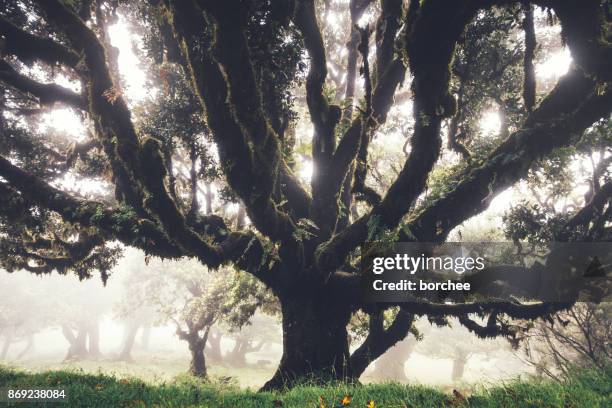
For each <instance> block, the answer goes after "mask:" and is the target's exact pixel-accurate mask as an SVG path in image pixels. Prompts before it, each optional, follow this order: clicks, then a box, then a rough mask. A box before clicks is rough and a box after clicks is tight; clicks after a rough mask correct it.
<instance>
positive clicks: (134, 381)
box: [0, 367, 612, 408]
mask: <svg viewBox="0 0 612 408" xmlns="http://www.w3.org/2000/svg"><path fill="white" fill-rule="evenodd" d="M6 387H14V388H20V389H24V388H26V389H27V388H42V387H52V388H65V390H66V392H67V395H68V397H69V400H68V404H57V403H56V404H48V405H47V406H54V407H58V406H60V407H61V406H66V407H152V406H154V407H196V406H197V407H211V408H212V407H214V408H221V407H227V408H230V407H231V408H255V407H266V408H274V407H296V408H320V407H321V404H323V406H324V407H326V408H332V407H342V404H341V400H342V398H343V397H344V396H347V395H348V396H350V397H351V399H352V401H351V402H350V404H349V405H348V407H361V408H363V407H366V406H368V404H371V401H373V403H374V405H372V406H375V407H377V408H383V407H386V408H395V407H398V408H404V407H410V408H416V407H445V406H464V407H563V408H571V407H576V408H578V407H580V408H582V407H612V370H609V371H608V372H605V373H601V372H593V371H581V372H578V373H577V374H576V375H575V376H574V378H572V379H571V380H570V381H568V382H567V383H565V384H560V383H556V382H552V381H536V380H533V381H530V382H519V381H513V382H509V383H506V384H503V385H500V386H496V387H493V388H488V389H485V388H482V389H480V390H478V391H477V392H475V393H473V394H472V395H470V396H466V397H464V396H463V395H460V396H458V397H457V396H453V395H449V394H445V393H444V392H442V391H440V390H438V389H436V388H432V387H425V386H411V385H409V386H406V385H400V384H394V383H387V384H372V385H365V386H346V385H341V384H340V385H329V386H326V387H316V386H303V387H297V388H294V389H292V390H289V391H287V392H284V393H267V392H266V393H256V392H253V391H248V390H247V391H245V390H240V389H239V388H238V387H237V386H235V385H233V384H231V383H229V384H228V383H226V382H222V381H220V380H216V381H212V382H209V383H204V382H201V381H198V380H196V379H193V378H191V377H187V376H179V377H177V378H176V379H175V380H173V381H171V382H166V383H160V384H152V383H147V382H144V381H142V380H140V379H138V378H134V377H126V378H120V377H116V376H114V375H107V374H86V373H84V372H82V371H70V370H62V371H47V372H42V373H30V372H25V371H18V370H14V369H10V368H6V367H0V388H6ZM0 405H2V403H0ZM22 406H23V405H22ZM38 406H44V405H43V403H40V404H39V405H38Z"/></svg>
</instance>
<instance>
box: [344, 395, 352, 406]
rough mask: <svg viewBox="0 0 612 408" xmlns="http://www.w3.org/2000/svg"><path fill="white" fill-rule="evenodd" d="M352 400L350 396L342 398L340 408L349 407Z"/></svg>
mask: <svg viewBox="0 0 612 408" xmlns="http://www.w3.org/2000/svg"><path fill="white" fill-rule="evenodd" d="M352 400H353V398H352V397H351V396H350V395H345V396H344V398H342V406H344V407H346V406H348V405H350V403H351V401H352Z"/></svg>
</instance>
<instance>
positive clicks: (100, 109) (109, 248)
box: [0, 0, 612, 388]
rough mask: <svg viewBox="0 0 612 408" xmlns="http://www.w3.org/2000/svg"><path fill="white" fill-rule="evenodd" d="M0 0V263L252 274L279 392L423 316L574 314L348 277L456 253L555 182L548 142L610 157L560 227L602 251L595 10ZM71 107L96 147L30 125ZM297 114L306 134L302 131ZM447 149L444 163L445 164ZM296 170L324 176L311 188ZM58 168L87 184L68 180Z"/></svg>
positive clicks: (476, 0)
mask: <svg viewBox="0 0 612 408" xmlns="http://www.w3.org/2000/svg"><path fill="white" fill-rule="evenodd" d="M0 4H1V5H2V7H1V8H0V36H1V37H2V42H1V43H0V50H1V55H2V59H1V60H0V82H1V83H2V87H1V93H0V109H2V115H1V116H0V132H1V134H0V265H1V266H2V267H3V268H5V269H7V270H8V271H16V270H22V269H23V270H28V271H30V272H33V273H37V274H45V273H50V272H51V271H54V270H55V271H58V272H60V273H66V272H68V271H69V270H74V271H75V272H76V273H77V274H78V275H79V276H80V277H82V278H87V277H90V276H91V275H92V271H94V270H99V271H100V272H101V275H102V278H103V279H107V278H108V271H109V270H110V269H111V268H112V266H113V265H114V262H115V260H116V259H117V257H119V256H120V253H121V246H120V245H119V243H120V244H122V245H124V246H131V247H136V248H139V249H141V250H142V251H144V252H145V253H147V254H148V255H149V256H155V257H160V258H165V259H178V258H183V257H189V258H193V259H195V260H197V261H198V262H199V263H200V264H202V265H204V266H206V267H207V268H210V269H219V273H223V271H224V270H225V268H220V267H221V266H225V265H231V266H233V267H234V268H236V269H239V270H242V271H245V272H247V273H249V274H251V275H252V276H254V277H255V278H257V279H258V280H259V281H261V282H262V283H263V284H265V285H266V286H267V287H268V288H269V289H270V290H271V291H272V292H273V293H274V295H275V296H276V297H278V300H279V302H280V305H281V312H282V316H283V336H284V340H283V342H284V343H283V346H284V347H283V357H282V360H281V363H280V366H279V368H278V371H277V373H276V374H275V376H274V377H273V378H272V379H271V380H270V381H269V382H268V383H267V385H266V388H274V387H279V386H282V385H285V384H293V383H295V382H296V381H300V380H303V379H304V378H306V377H309V376H311V375H313V374H314V375H315V376H316V378H317V379H325V378H330V377H331V378H341V379H353V378H358V377H359V375H360V374H361V373H362V372H363V371H364V370H365V368H366V367H367V366H368V365H369V363H370V362H371V361H373V360H375V359H376V358H377V357H378V356H380V355H381V354H382V353H384V351H385V350H387V349H388V348H389V347H391V346H392V345H393V344H395V343H396V342H397V341H399V340H401V339H403V338H404V337H405V336H406V335H407V334H408V333H409V331H410V329H411V326H412V323H413V322H414V320H415V318H416V317H417V316H420V315H427V316H428V317H429V318H430V319H432V320H436V319H443V318H445V317H447V316H455V317H457V318H458V321H459V322H460V323H461V324H462V325H464V326H465V327H466V328H468V329H469V330H470V331H472V332H474V333H475V334H477V335H479V336H482V337H493V336H498V335H504V336H512V335H513V334H514V332H513V330H512V324H511V320H512V319H515V318H520V319H533V318H536V317H538V316H545V315H548V314H551V313H554V312H555V311H557V310H559V309H563V308H567V307H569V306H570V305H568V304H557V303H546V302H539V303H519V302H488V303H482V302H480V303H477V302H474V303H461V304H459V303H457V304H449V303H435V302H421V303H406V304H401V305H393V304H374V305H372V304H365V303H364V302H363V300H362V298H361V295H360V293H361V292H360V274H359V269H358V268H357V267H356V265H357V262H358V260H359V250H358V249H359V245H360V244H361V243H363V242H365V241H370V240H376V239H381V238H382V237H392V239H394V240H400V241H420V242H443V241H445V240H447V239H448V237H449V234H451V232H453V231H454V230H455V229H456V227H457V226H460V225H461V224H462V223H464V222H465V221H466V220H468V219H470V218H471V217H474V216H476V215H478V214H480V213H482V212H483V211H485V210H486V209H487V208H488V206H489V205H490V203H491V201H492V200H493V198H494V197H496V196H497V195H498V194H499V193H501V192H503V191H504V190H506V189H507V188H508V187H510V186H513V185H515V184H516V183H518V182H520V181H521V180H525V179H527V178H528V177H534V174H536V175H537V174H540V175H548V176H550V177H551V178H552V179H553V180H556V181H561V179H562V177H563V176H562V172H561V171H560V170H562V167H563V165H560V166H556V167H555V164H554V163H555V160H557V163H559V161H560V160H561V161H562V160H563V158H562V157H561V155H560V153H559V152H560V150H559V149H562V148H565V149H566V150H565V151H566V153H567V152H568V150H567V149H570V150H571V151H569V152H568V153H567V155H566V159H565V160H566V161H565V163H567V160H569V159H567V157H569V156H568V155H572V154H577V155H579V154H590V153H593V152H597V153H601V155H600V160H599V162H598V163H597V165H596V166H595V169H594V171H593V177H592V189H591V191H590V192H589V194H588V195H587V196H586V197H585V199H584V200H581V202H580V203H579V205H580V206H579V207H568V208H565V209H564V214H563V216H562V217H557V218H556V219H558V220H560V221H559V222H560V224H559V225H557V226H556V227H555V228H551V229H550V231H551V232H550V234H552V236H553V237H554V240H559V241H568V240H574V241H575V240H578V241H593V240H609V238H610V232H611V230H610V224H609V221H610V215H611V212H612V205H610V204H611V203H610V199H611V197H612V182H611V181H610V178H609V170H608V168H609V165H610V157H611V156H610V132H609V124H608V121H609V116H610V111H611V107H612V92H611V89H610V86H611V75H612V47H611V46H610V41H611V38H610V32H611V31H610V24H611V23H610V14H609V9H608V7H609V5H608V4H607V3H606V2H605V1H600V0H533V1H528V0H525V1H520V2H519V1H510V0H467V1H452V0H421V1H416V0H411V1H402V0H381V1H370V0H350V2H348V4H347V2H344V1H332V0H325V1H315V0H292V1H281V0H267V1H258V2H248V1H242V0H226V1H222V2H219V1H214V0H210V1H208V0H187V1H170V0H154V1H135V2H132V1H130V2H122V1H105V0H100V1H95V2H93V1H87V0H72V1H60V0H45V1H30V0H3V1H0ZM119 15H124V16H127V18H128V19H129V21H130V24H132V26H133V27H134V30H135V31H138V32H139V33H140V34H141V36H142V46H141V47H140V53H141V54H142V55H140V59H141V60H142V64H143V65H145V66H146V70H147V72H148V75H149V76H150V77H151V78H153V79H152V81H153V82H154V83H155V84H156V85H155V86H156V88H157V90H156V92H157V93H156V96H155V97H153V98H152V100H151V102H150V103H148V104H145V105H138V104H135V103H133V102H131V101H130V100H129V98H128V97H127V95H126V94H125V93H124V88H125V86H126V84H125V82H124V81H122V79H121V74H120V72H119V69H118V50H117V48H115V47H114V46H113V45H112V43H111V41H110V34H109V30H110V27H111V26H112V25H113V24H115V23H116V22H117V20H118V18H119ZM546 24H551V25H556V24H560V27H561V34H560V42H562V43H564V44H567V46H568V47H569V49H570V51H571V55H572V58H573V63H572V65H571V67H570V68H569V70H568V72H567V73H566V74H565V75H563V76H562V77H561V78H559V80H558V82H557V83H556V84H551V86H549V87H547V88H544V87H542V86H539V85H538V84H537V81H536V75H535V64H534V61H535V58H536V54H537V52H538V49H539V47H541V46H542V44H543V45H544V48H546V47H547V46H548V45H549V43H550V41H552V40H550V39H548V38H547V39H545V40H543V42H542V43H541V44H538V38H537V36H536V27H539V26H541V25H546ZM402 101H403V102H406V101H408V106H409V107H410V108H411V111H410V108H408V109H406V108H405V107H404V108H401V109H400V106H401V104H402V103H403V102H402ZM491 105H495V106H496V107H497V108H498V109H499V112H500V119H501V126H500V131H499V132H498V134H496V135H495V137H492V138H487V137H485V136H484V135H483V134H481V133H482V132H480V131H479V130H478V126H477V123H478V120H479V118H480V117H481V115H482V113H483V111H484V110H486V108H487V107H489V106H491ZM59 106H64V107H67V108H69V109H71V110H73V111H74V112H75V113H76V115H78V117H79V118H80V119H81V120H82V122H83V124H84V127H85V129H86V136H85V137H83V138H82V139H80V140H74V139H72V138H70V137H69V136H68V135H66V134H61V133H59V132H55V131H52V130H51V131H50V130H48V129H47V130H45V129H44V128H41V126H38V124H39V120H40V118H41V115H44V114H45V113H46V112H50V113H51V114H53V112H54V111H53V109H55V108H56V107H59ZM301 114H303V115H304V116H305V117H306V118H307V122H308V124H307V129H308V135H307V136H306V139H307V140H306V142H305V141H304V138H303V137H302V136H301V135H297V134H296V133H297V132H296V130H297V129H296V128H297V123H298V122H299V121H298V119H297V118H298V117H299V116H300V115H301ZM398 132H399V133H400V134H401V133H403V134H402V135H401V136H403V137H404V138H405V143H404V146H403V149H402V151H401V152H400V153H401V154H400V155H399V156H396V157H399V159H400V160H401V161H400V162H394V163H391V164H392V165H391V166H390V167H391V171H384V170H381V169H380V167H379V166H380V163H378V162H373V161H372V160H373V157H376V154H378V153H379V152H376V149H375V142H377V141H378V142H380V141H381V140H387V139H386V138H390V135H391V134H393V133H395V134H397V133H398ZM443 137H445V138H446V139H447V146H448V148H444V147H443ZM572 149H573V150H572ZM452 152H455V153H457V154H458V155H459V158H458V159H457V160H456V161H455V162H454V163H453V165H450V166H449V165H448V164H449V163H448V162H447V160H445V159H444V158H443V156H442V155H443V154H444V155H446V154H449V153H452ZM300 157H307V158H308V160H309V161H310V162H311V163H312V168H313V169H314V170H313V173H312V175H311V176H310V177H309V180H307V181H308V182H307V183H304V182H303V180H302V177H300V175H299V174H298V173H297V169H298V168H299V166H300V163H299V161H300ZM555 170H556V171H557V172H556V173H555ZM69 179H76V180H79V182H80V183H81V185H82V186H83V185H89V186H97V188H96V189H94V192H91V191H90V192H87V191H78V189H75V188H71V187H70V186H69V184H68V183H66V180H69ZM213 185H214V186H215V188H216V189H217V190H215V191H217V192H218V194H217V196H218V197H216V200H217V201H213V200H214V199H215V197H214V191H213V190H214V189H213ZM202 200H203V203H204V205H202V204H201V202H202ZM232 206H234V207H235V206H237V207H238V210H237V211H236V212H235V213H233V214H232V213H231V211H230V207H232ZM513 217H514V218H513ZM513 217H512V216H510V215H509V216H508V217H507V218H506V219H507V220H508V221H511V220H519V222H513V223H512V225H510V226H509V227H508V230H507V231H508V234H509V235H512V236H513V237H517V240H519V239H523V238H521V237H526V236H528V235H529V234H530V233H531V232H529V231H527V232H525V231H523V232H521V231H520V224H521V223H522V224H526V225H527V224H528V225H529V228H530V231H533V228H532V226H533V224H532V223H530V217H532V218H531V220H533V211H531V210H529V209H528V211H524V212H523V215H522V216H521V215H520V214H519V213H518V212H516V211H515V213H514V216H513ZM544 218H546V217H544ZM537 222H539V223H540V224H542V225H541V227H542V228H544V227H545V226H544V225H543V224H544V221H542V222H540V221H537ZM540 224H538V225H539V226H540ZM542 228H540V230H541V229H542ZM394 306H399V309H396V310H395V312H394V314H393V319H392V320H391V321H390V322H389V321H388V319H386V318H385V315H384V312H385V309H388V308H390V307H394ZM358 311H362V312H364V313H366V315H367V316H368V319H369V323H368V328H367V335H366V336H365V339H364V340H363V343H362V344H361V345H360V346H359V347H358V348H357V349H356V350H355V351H353V352H352V353H351V352H350V351H349V343H348V334H347V325H348V324H349V321H350V319H351V316H352V315H353V314H354V313H356V312H358ZM482 319H484V325H483V324H481V323H482Z"/></svg>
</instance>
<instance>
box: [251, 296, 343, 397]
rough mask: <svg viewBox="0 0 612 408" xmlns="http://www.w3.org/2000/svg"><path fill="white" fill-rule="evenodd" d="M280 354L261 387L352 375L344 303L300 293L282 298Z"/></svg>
mask: <svg viewBox="0 0 612 408" xmlns="http://www.w3.org/2000/svg"><path fill="white" fill-rule="evenodd" d="M281 307H282V312H283V324H282V325H283V355H282V358H281V361H280V364H279V366H278V369H277V370H276V373H275V374H274V376H273V377H272V379H270V380H269V381H268V382H267V383H266V384H265V385H264V386H263V389H262V390H272V389H279V388H283V387H291V386H293V385H295V384H297V383H300V382H302V381H305V380H310V381H312V380H315V381H317V382H325V381H329V380H341V379H342V380H343V379H347V378H348V379H351V378H352V375H351V370H350V365H349V344H348V332H347V329H346V327H347V324H348V321H349V318H350V310H348V309H347V308H346V305H342V304H339V303H338V304H334V303H333V302H329V300H327V299H321V298H314V299H313V298H312V297H311V298H306V297H300V296H294V297H288V298H285V297H283V298H281Z"/></svg>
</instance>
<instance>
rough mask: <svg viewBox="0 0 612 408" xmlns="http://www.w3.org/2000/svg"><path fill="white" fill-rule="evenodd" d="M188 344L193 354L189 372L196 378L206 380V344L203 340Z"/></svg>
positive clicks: (191, 341)
mask: <svg viewBox="0 0 612 408" xmlns="http://www.w3.org/2000/svg"><path fill="white" fill-rule="evenodd" d="M188 342H189V352H190V353H191V363H190V365H189V372H190V373H191V375H193V376H195V377H203V378H206V376H207V373H206V357H204V347H205V343H204V342H203V341H202V340H201V339H193V340H189V341H188Z"/></svg>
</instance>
